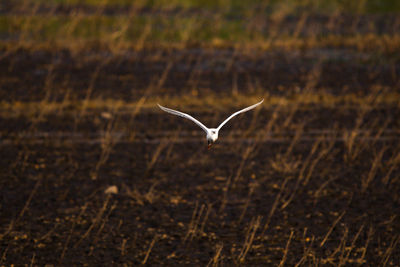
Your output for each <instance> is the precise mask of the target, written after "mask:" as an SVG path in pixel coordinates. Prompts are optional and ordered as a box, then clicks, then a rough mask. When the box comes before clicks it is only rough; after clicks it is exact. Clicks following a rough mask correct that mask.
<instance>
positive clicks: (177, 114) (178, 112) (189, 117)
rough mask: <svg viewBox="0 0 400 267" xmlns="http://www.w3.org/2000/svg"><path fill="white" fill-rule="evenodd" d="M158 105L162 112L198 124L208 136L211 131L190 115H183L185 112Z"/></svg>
mask: <svg viewBox="0 0 400 267" xmlns="http://www.w3.org/2000/svg"><path fill="white" fill-rule="evenodd" d="M157 105H158V106H159V107H160V108H161V109H162V110H164V111H165V112H168V113H171V114H173V115H176V116H180V117H183V118H186V119H189V120H191V121H193V122H194V123H196V124H197V125H198V126H200V127H201V128H202V129H203V130H204V131H205V132H206V133H207V134H208V131H209V130H208V128H207V127H206V126H204V124H202V123H201V122H199V121H198V120H196V119H195V118H193V117H192V116H190V115H189V114H186V113H183V112H180V111H177V110H173V109H170V108H166V107H163V106H161V105H160V104H157Z"/></svg>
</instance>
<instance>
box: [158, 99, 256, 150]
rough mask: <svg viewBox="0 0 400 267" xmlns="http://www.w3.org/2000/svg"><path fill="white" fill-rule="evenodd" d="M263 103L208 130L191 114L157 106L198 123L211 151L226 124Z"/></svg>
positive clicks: (242, 110)
mask: <svg viewBox="0 0 400 267" xmlns="http://www.w3.org/2000/svg"><path fill="white" fill-rule="evenodd" d="M263 101H264V99H263V100H261V101H260V102H258V103H257V104H254V105H252V106H250V107H247V108H244V109H241V110H239V111H236V112H235V113H233V114H232V115H230V116H229V117H228V118H227V119H226V120H224V121H223V122H222V123H221V124H220V125H219V126H218V127H217V128H207V127H206V126H204V124H202V123H201V122H199V121H198V120H196V119H195V118H193V117H192V116H190V115H189V114H186V113H183V112H180V111H177V110H173V109H170V108H166V107H163V106H161V105H160V104H157V105H158V106H159V107H160V108H161V109H162V110H163V111H165V112H168V113H171V114H173V115H176V116H180V117H183V118H186V119H189V120H191V121H193V122H194V123H196V124H197V125H198V126H200V127H201V128H202V129H203V130H204V131H205V132H206V134H207V137H206V138H207V142H208V149H210V148H211V145H212V144H213V143H214V142H215V141H217V139H218V132H219V130H220V129H221V127H222V126H224V125H225V123H227V122H228V121H229V120H230V119H232V118H233V117H235V116H236V115H238V114H240V113H243V112H246V111H249V110H251V109H253V108H255V107H257V106H258V105H260V104H261V103H262V102H263Z"/></svg>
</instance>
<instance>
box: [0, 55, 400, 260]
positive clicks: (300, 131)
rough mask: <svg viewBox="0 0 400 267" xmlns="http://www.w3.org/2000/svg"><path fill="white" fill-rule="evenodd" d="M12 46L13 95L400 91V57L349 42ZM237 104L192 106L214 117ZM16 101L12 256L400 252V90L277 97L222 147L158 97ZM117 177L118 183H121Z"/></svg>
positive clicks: (261, 256) (1, 177)
mask: <svg viewBox="0 0 400 267" xmlns="http://www.w3.org/2000/svg"><path fill="white" fill-rule="evenodd" d="M1 58H2V59H1V64H0V83H1V84H0V99H1V100H2V101H3V103H6V102H8V103H14V102H26V103H28V102H35V101H41V100H42V99H44V98H47V99H49V100H51V101H55V102H60V103H61V102H62V100H63V99H64V98H65V97H67V98H69V99H70V100H72V101H80V100H83V99H85V98H86V97H88V98H90V99H110V98H111V99H116V100H118V99H123V100H124V101H126V102H130V101H137V100H138V99H140V98H141V97H143V96H146V95H147V96H159V97H161V98H162V97H165V96H181V95H185V94H190V92H191V90H193V89H194V88H195V89H197V90H198V94H199V97H203V96H206V95H207V94H208V93H210V92H211V93H213V94H214V95H215V96H217V97H230V95H231V93H232V91H233V90H234V89H233V88H237V90H238V92H239V93H241V94H243V95H264V94H265V92H268V93H269V94H270V95H272V96H281V97H287V98H290V97H291V96H293V95H294V94H301V93H302V92H304V93H306V92H319V93H327V94H332V95H346V94H349V95H355V96H369V95H371V96H374V95H380V94H386V93H393V92H398V88H399V81H398V78H397V77H398V76H399V74H400V65H399V63H397V62H390V61H385V62H382V61H378V62H377V61H373V58H372V59H371V56H369V55H363V54H359V53H357V52H354V51H346V50H343V51H338V50H332V51H331V50H312V51H305V52H285V53H284V52H282V51H276V52H247V53H237V52H236V53H233V51H231V50H229V49H228V50H210V49H204V50H203V49H199V48H196V49H194V48H193V49H186V50H155V51H154V50H143V51H141V52H134V51H126V52H124V53H121V54H120V55H115V54H112V53H111V52H109V51H107V50H106V49H98V50H97V51H95V52H91V53H88V52H82V53H78V54H77V53H72V52H71V51H69V50H62V49H54V50H51V51H50V50H46V49H42V50H40V49H39V50H34V51H32V50H29V49H19V50H16V51H14V52H12V53H5V52H3V54H2V55H1ZM166 69H168V71H167V72H166V71H165V70H166ZM316 73H319V76H317V77H316V78H315V79H311V78H310V75H317V74H316ZM163 75H166V76H165V77H166V78H165V80H164V82H162V83H161V84H159V80H160V78H161V77H163ZM49 77H50V78H49ZM314 77H315V76H314ZM314 80H315V81H316V82H315V83H312V84H311V83H310V81H314ZM376 85H379V86H381V87H382V88H386V89H385V90H383V89H382V90H380V91H379V90H378V91H376V89H374V88H376ZM149 88H151V90H150V89H149ZM216 103H218V100H216ZM163 104H165V105H166V106H168V103H163ZM182 106H184V105H182ZM211 108H213V107H211ZM214 108H215V109H217V108H216V107H214ZM237 108H240V107H239V106H238V107H237ZM235 109H236V108H235ZM211 110H213V109H211ZM232 111H233V109H232V108H220V109H218V111H217V113H216V114H214V113H213V112H211V111H206V110H205V109H204V108H201V107H198V106H194V107H193V106H191V112H192V113H193V115H194V116H195V117H198V118H199V119H201V120H202V121H204V123H205V124H206V125H210V126H214V125H218V124H219V122H221V121H222V120H223V119H224V118H225V117H226V116H227V115H228V114H230V113H231V112H232ZM1 112H2V113H1V117H0V137H1V140H0V143H1V148H0V170H1V171H0V189H1V202H0V203H1V204H0V214H1V217H0V225H1V229H0V253H1V254H0V263H1V264H4V265H5V266H9V265H11V264H14V265H23V264H26V265H28V264H32V265H37V266H44V265H45V264H51V265H57V266H59V265H63V266H71V265H78V264H79V265H81V264H82V265H84V264H86V265H89V266H99V265H107V266H110V265H111V264H114V265H123V264H127V265H139V264H141V263H146V264H148V265H155V266H157V265H162V264H164V265H173V264H177V265H195V266H199V265H200V266H205V265H207V264H208V263H211V264H215V263H221V264H223V265H228V266H230V265H235V264H236V265H240V264H242V265H244V266H257V265H259V266H267V265H268V266H269V265H271V266H276V265H278V264H279V263H281V262H285V264H286V265H287V266H294V265H295V264H297V263H300V265H302V266H308V265H321V266H326V265H340V264H342V265H345V266H352V265H354V266H357V265H366V266H384V265H386V266H398V265H399V264H400V250H399V249H400V244H399V242H400V218H399V214H400V194H399V192H400V161H399V157H398V155H399V152H400V144H399V140H400V139H399V138H400V122H399V119H398V118H399V117H400V108H399V105H398V104H397V105H396V104H394V105H392V104H391V105H385V104H374V101H371V102H369V103H365V105H363V104H359V105H356V104H354V105H345V104H343V105H334V106H329V105H325V104H323V103H321V105H318V104H313V105H305V106H295V105H294V106H292V105H287V106H279V105H264V106H262V107H261V108H260V109H258V110H255V111H252V112H251V113H246V114H244V115H241V116H239V117H237V118H236V119H235V120H233V121H231V122H230V124H229V125H227V126H226V128H224V129H223V130H222V131H221V134H220V139H219V140H218V142H217V143H216V144H215V145H214V146H213V148H212V149H211V150H207V148H206V140H205V138H204V137H205V136H204V134H203V133H202V132H201V129H199V128H197V126H195V125H193V124H192V123H190V122H188V121H183V120H181V119H180V118H177V117H173V116H170V115H169V114H166V113H162V112H161V111H160V110H158V109H157V108H156V107H145V108H143V109H141V110H140V112H139V113H138V114H137V115H133V113H132V111H131V110H126V109H124V107H123V106H122V107H121V109H117V110H96V109H89V110H87V112H86V113H85V114H83V115H82V116H78V115H77V114H78V112H76V110H74V108H71V109H70V110H69V109H65V110H62V111H59V112H57V113H54V114H47V113H44V115H42V116H40V117H35V116H33V117H32V115H28V114H22V115H18V116H17V115H15V116H13V115H12V114H11V115H10V114H9V112H6V111H4V110H2V111H1ZM103 112H108V113H110V114H111V115H110V116H104V115H103ZM271 121H272V123H271V125H270V124H269V123H270V122H271ZM249 127H250V129H252V130H251V131H247V130H246V129H248V128H249ZM351 133H354V134H355V135H356V137H355V139H354V143H353V145H351V144H350V143H349V141H348V140H349V139H348V138H346V136H349V135H351ZM349 147H351V148H349ZM365 181H369V182H368V184H367V185H365ZM112 185H115V186H117V188H118V193H117V194H106V193H105V190H106V189H107V188H108V187H109V186H112ZM247 248H248V249H247ZM218 251H219V252H218ZM215 255H219V257H217V259H216V258H214V257H215ZM213 259H216V260H215V262H213Z"/></svg>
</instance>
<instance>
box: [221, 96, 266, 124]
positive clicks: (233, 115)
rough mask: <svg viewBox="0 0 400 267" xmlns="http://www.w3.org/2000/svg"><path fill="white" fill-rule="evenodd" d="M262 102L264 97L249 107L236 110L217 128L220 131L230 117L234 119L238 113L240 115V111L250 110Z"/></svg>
mask: <svg viewBox="0 0 400 267" xmlns="http://www.w3.org/2000/svg"><path fill="white" fill-rule="evenodd" d="M262 102H264V99H263V100H261V101H260V102H258V103H257V104H254V105H251V106H250V107H247V108H244V109H241V110H239V111H236V112H235V113H233V114H232V115H230V116H229V117H228V118H227V119H226V120H224V121H223V122H222V123H221V124H220V125H219V126H218V128H217V129H218V131H219V130H220V129H221V127H222V126H224V125H225V123H227V122H228V121H229V120H230V119H232V118H233V117H235V116H236V115H238V114H240V113H243V112H246V111H249V110H250V109H253V108H255V107H257V106H258V105H260V104H261V103H262Z"/></svg>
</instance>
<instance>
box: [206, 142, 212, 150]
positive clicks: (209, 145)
mask: <svg viewBox="0 0 400 267" xmlns="http://www.w3.org/2000/svg"><path fill="white" fill-rule="evenodd" d="M211 146H212V143H211V142H210V143H208V147H207V148H208V150H210V148H211Z"/></svg>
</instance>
